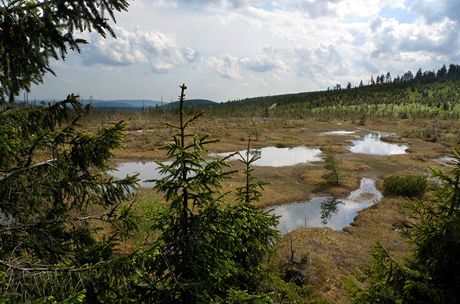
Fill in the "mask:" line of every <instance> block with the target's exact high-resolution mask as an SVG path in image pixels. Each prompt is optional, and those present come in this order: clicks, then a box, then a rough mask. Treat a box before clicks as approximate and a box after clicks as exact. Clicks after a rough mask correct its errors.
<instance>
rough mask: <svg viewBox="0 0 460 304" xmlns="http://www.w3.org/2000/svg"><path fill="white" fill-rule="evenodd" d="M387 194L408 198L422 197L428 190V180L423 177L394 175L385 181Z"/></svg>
mask: <svg viewBox="0 0 460 304" xmlns="http://www.w3.org/2000/svg"><path fill="white" fill-rule="evenodd" d="M383 185H384V191H385V194H390V195H400V196H407V197H416V196H418V197H420V196H422V195H423V194H424V193H425V191H426V189H427V186H428V184H427V180H426V178H425V177H423V176H397V175H392V176H390V177H387V178H386V179H385V181H384V184H383Z"/></svg>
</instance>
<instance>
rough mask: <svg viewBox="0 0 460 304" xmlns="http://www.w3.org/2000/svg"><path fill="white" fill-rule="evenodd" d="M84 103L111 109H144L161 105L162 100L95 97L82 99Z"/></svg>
mask: <svg viewBox="0 0 460 304" xmlns="http://www.w3.org/2000/svg"><path fill="white" fill-rule="evenodd" d="M82 103H83V104H85V105H86V104H89V103H91V106H92V107H93V108H96V109H97V108H110V109H126V110H128V109H130V108H133V109H142V108H153V107H156V106H161V104H162V102H161V101H157V100H150V99H118V100H101V99H93V100H91V101H90V100H88V99H84V100H82Z"/></svg>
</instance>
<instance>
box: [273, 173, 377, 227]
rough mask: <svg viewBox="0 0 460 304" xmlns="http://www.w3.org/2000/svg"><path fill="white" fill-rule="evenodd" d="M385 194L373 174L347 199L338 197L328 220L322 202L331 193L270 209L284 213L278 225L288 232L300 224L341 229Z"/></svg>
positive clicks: (301, 225)
mask: <svg viewBox="0 0 460 304" xmlns="http://www.w3.org/2000/svg"><path fill="white" fill-rule="evenodd" d="M382 198H383V195H382V193H381V192H380V191H378V190H377V188H376V187H375V182H374V181H373V180H371V179H369V178H363V179H361V184H360V187H359V189H357V190H355V191H352V192H351V193H350V195H349V196H348V197H347V198H345V199H341V198H339V199H337V200H338V201H340V202H341V203H339V204H337V206H336V208H337V209H336V210H335V213H332V215H331V217H330V218H329V220H328V221H327V223H324V222H323V220H322V218H321V214H322V211H323V210H324V208H322V204H324V203H326V202H327V201H329V200H330V199H331V198H330V197H317V198H314V199H312V200H309V201H305V202H298V203H292V204H288V205H280V206H276V207H274V208H273V209H272V210H271V211H270V212H271V213H272V214H276V215H279V216H281V217H280V219H279V224H278V229H279V230H280V231H281V233H282V234H286V233H288V232H290V231H293V230H295V229H297V228H300V227H330V228H332V229H335V230H341V229H343V228H345V227H346V226H348V225H349V224H350V223H352V222H353V219H354V218H355V216H356V214H357V213H358V211H360V210H363V209H365V208H367V207H369V206H371V205H373V204H375V203H377V202H379V201H380V200H381V199H382Z"/></svg>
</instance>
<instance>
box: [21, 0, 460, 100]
mask: <svg viewBox="0 0 460 304" xmlns="http://www.w3.org/2000/svg"><path fill="white" fill-rule="evenodd" d="M130 3H131V5H130V7H129V9H128V11H127V12H122V13H119V14H117V15H116V19H117V20H116V23H115V24H113V28H114V30H115V33H116V35H117V39H114V38H107V39H104V38H102V37H100V36H98V35H97V34H96V33H84V34H82V37H83V38H85V39H86V40H88V42H89V44H87V45H85V46H84V47H83V48H82V51H81V53H70V54H68V56H67V58H66V60H65V61H56V62H53V63H52V68H53V69H54V71H55V73H56V75H57V76H56V77H55V76H53V75H51V74H47V75H46V76H45V80H44V83H43V84H40V85H37V86H34V87H33V88H32V92H31V93H30V94H29V100H30V99H49V98H52V99H60V98H64V97H65V96H67V94H69V93H78V94H80V96H81V97H82V98H84V99H86V98H89V97H90V96H92V97H93V98H94V99H153V100H160V99H162V98H163V100H164V101H166V102H167V101H171V100H173V101H175V100H177V96H178V95H179V93H180V92H179V85H180V84H182V83H186V85H187V86H188V90H187V97H188V98H203V99H211V100H214V101H217V102H225V101H228V100H235V99H243V98H247V97H254V96H267V95H277V94H286V93H296V92H306V91H316V90H324V89H327V88H328V87H333V86H334V85H335V84H337V83H340V84H341V85H342V87H344V86H346V84H347V83H348V82H350V83H351V84H352V85H353V86H355V85H358V84H359V81H360V80H363V82H364V83H367V82H368V81H369V79H370V77H371V75H374V77H375V75H377V74H382V73H384V74H386V73H387V72H390V73H391V75H393V76H396V75H397V74H402V73H404V72H405V71H407V70H412V71H413V72H415V71H416V70H417V69H418V68H422V70H434V69H438V68H439V67H440V66H441V65H442V64H449V63H455V64H458V63H460V0H134V1H131V2H130Z"/></svg>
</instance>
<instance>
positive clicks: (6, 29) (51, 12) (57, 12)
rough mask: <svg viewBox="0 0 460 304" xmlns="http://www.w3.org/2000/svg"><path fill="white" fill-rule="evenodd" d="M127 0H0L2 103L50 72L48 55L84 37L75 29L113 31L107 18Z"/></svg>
mask: <svg viewBox="0 0 460 304" xmlns="http://www.w3.org/2000/svg"><path fill="white" fill-rule="evenodd" d="M127 8H128V0H66V1H62V0H46V1H39V0H15V1H1V3H0V85H1V86H0V104H1V103H2V102H5V101H9V102H13V101H14V98H15V96H17V95H18V94H19V92H20V90H25V91H29V90H30V87H31V85H32V84H39V83H41V82H42V81H43V75H44V74H45V73H47V72H50V73H53V74H54V72H53V70H52V69H51V66H50V59H56V60H59V59H65V56H66V54H67V52H68V50H69V49H70V50H72V51H74V50H76V51H80V46H81V45H82V44H85V43H87V41H85V40H84V39H82V38H80V37H78V33H79V32H84V31H89V32H91V31H96V32H97V33H99V34H100V35H102V36H103V37H106V36H107V34H109V35H112V36H114V37H115V33H114V32H113V30H112V28H111V27H110V24H109V22H110V21H115V15H114V14H115V12H119V11H125V10H127Z"/></svg>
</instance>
